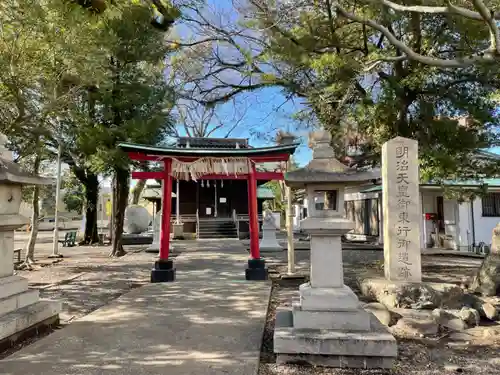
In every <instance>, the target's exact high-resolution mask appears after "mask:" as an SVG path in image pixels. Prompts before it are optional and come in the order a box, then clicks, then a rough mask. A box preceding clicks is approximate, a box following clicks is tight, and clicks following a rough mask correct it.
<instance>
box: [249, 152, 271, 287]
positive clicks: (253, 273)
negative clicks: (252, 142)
mask: <svg viewBox="0 0 500 375" xmlns="http://www.w3.org/2000/svg"><path fill="white" fill-rule="evenodd" d="M256 177H257V176H256V171H255V164H254V163H253V162H252V163H251V170H250V173H249V175H248V178H247V185H248V222H249V223H248V224H249V229H250V259H249V260H248V268H247V269H246V270H245V276H246V279H247V280H267V277H268V272H267V268H266V267H265V261H264V259H261V258H260V249H259V211H258V208H257V178H256Z"/></svg>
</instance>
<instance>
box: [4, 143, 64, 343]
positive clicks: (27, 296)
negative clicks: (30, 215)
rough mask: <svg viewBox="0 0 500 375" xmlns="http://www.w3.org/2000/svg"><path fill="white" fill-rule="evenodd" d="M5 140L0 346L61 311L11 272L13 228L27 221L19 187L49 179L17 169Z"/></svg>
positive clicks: (52, 319) (48, 321)
mask: <svg viewBox="0 0 500 375" xmlns="http://www.w3.org/2000/svg"><path fill="white" fill-rule="evenodd" d="M5 143H6V138H5V136H4V135H2V134H0V346H2V344H4V343H6V342H8V343H10V342H11V341H14V338H15V337H16V335H17V334H19V333H20V332H29V330H30V329H33V330H35V329H36V328H37V327H39V326H41V325H51V324H55V323H57V322H58V320H59V312H60V311H61V303H59V302H53V301H42V300H40V299H39V293H38V290H37V289H30V288H28V280H26V279H24V278H22V277H20V276H15V275H14V262H13V252H14V230H15V229H17V228H19V227H22V226H23V225H25V224H27V223H29V220H28V219H27V218H26V217H24V216H21V215H20V214H19V208H20V206H21V187H22V186H23V185H47V184H51V183H53V181H52V180H50V179H46V178H41V177H37V176H33V175H32V174H30V173H26V172H24V171H23V170H21V168H20V167H19V165H18V164H16V163H14V162H13V161H12V153H11V152H9V151H8V150H6V149H5Z"/></svg>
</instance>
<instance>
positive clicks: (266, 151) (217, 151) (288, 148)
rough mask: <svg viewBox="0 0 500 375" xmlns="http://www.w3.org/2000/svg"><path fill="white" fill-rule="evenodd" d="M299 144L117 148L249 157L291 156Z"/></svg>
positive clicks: (160, 153) (149, 152)
mask: <svg viewBox="0 0 500 375" xmlns="http://www.w3.org/2000/svg"><path fill="white" fill-rule="evenodd" d="M298 146H299V143H292V144H285V145H277V146H267V147H256V148H208V147H206V148H199V147H196V148H194V147H159V146H150V145H143V144H136V143H120V144H119V145H118V147H119V148H120V149H122V150H123V151H125V152H128V153H139V154H145V155H150V156H194V157H204V156H213V157H231V156H235V157H237V156H239V157H245V156H248V157H251V156H266V155H276V154H293V153H294V152H295V149H296V148H297V147H298Z"/></svg>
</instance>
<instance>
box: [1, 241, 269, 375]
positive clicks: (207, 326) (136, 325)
mask: <svg viewBox="0 0 500 375" xmlns="http://www.w3.org/2000/svg"><path fill="white" fill-rule="evenodd" d="M238 250H239V251H238V256H237V257H232V254H231V257H228V254H227V253H226V254H225V256H226V257H228V259H227V260H224V262H222V261H221V260H220V258H219V261H217V260H216V261H214V262H212V264H211V263H210V262H209V261H207V260H206V259H205V260H204V259H203V258H207V256H210V254H207V253H201V252H200V253H201V254H199V255H198V254H193V256H187V257H185V258H184V259H182V256H179V257H178V258H177V259H176V265H177V267H178V271H179V273H183V275H182V277H179V279H182V278H183V277H184V279H182V281H181V280H180V281H178V282H175V283H166V284H149V285H147V286H144V287H141V288H137V289H135V290H133V291H131V292H130V293H127V294H125V295H123V296H121V297H120V298H118V299H117V300H115V301H113V302H111V303H110V304H109V305H107V306H104V307H102V308H100V309H98V310H96V311H94V312H92V313H91V314H89V315H87V316H85V317H84V318H82V319H80V320H77V321H75V322H73V323H71V324H70V325H68V326H67V327H65V328H64V329H62V330H58V331H55V332H53V333H52V334H50V335H48V336H47V337H45V338H43V339H41V340H38V341H36V342H34V343H33V344H31V345H29V346H27V347H25V348H23V349H22V350H20V351H18V352H16V353H15V354H13V355H11V356H9V357H8V358H6V359H4V360H2V361H0V374H1V375H26V374H30V375H68V374H71V375H77V374H78V375H96V374H99V375H116V374H120V375H158V374H168V375H186V374H197V375H220V374H234V375H255V374H256V373H257V371H258V366H259V358H260V347H261V342H262V335H263V331H264V326H265V321H266V310H267V305H268V302H269V295H270V289H271V287H270V283H266V282H246V281H245V280H244V279H243V272H242V270H243V269H244V265H245V263H244V260H245V259H246V258H247V256H246V254H245V252H244V251H241V247H240V248H239V249H238ZM223 255H224V254H223ZM240 258H241V261H240ZM198 260H199V261H200V262H199V263H198ZM235 260H236V261H235ZM222 263H224V264H222ZM214 264H216V267H219V265H220V266H221V268H217V270H216V271H217V273H221V272H222V271H225V272H231V270H232V269H234V270H237V271H238V275H239V278H236V277H233V276H231V277H229V276H228V278H223V277H222V278H221V279H220V280H217V281H214V280H215V277H214V276H213V275H211V276H210V278H209V279H207V278H203V277H199V278H198V274H197V273H194V274H193V275H192V276H190V277H192V278H198V279H199V281H189V280H186V279H185V278H186V277H187V275H186V273H188V272H190V271H189V270H190V269H191V268H192V269H200V268H202V266H204V265H206V267H207V268H208V267H212V269H214V268H213V267H215V266H214ZM229 264H231V266H228V265H229ZM202 271H204V270H203V269H200V274H201V276H203V272H202ZM214 271H215V269H214ZM205 273H206V272H205ZM191 280H192V279H191Z"/></svg>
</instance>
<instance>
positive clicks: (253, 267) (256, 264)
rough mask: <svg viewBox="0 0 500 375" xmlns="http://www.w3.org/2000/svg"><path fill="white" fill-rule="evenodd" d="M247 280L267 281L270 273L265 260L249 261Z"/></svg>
mask: <svg viewBox="0 0 500 375" xmlns="http://www.w3.org/2000/svg"><path fill="white" fill-rule="evenodd" d="M245 278H246V279H247V280H255V281H259V280H267V279H268V278H269V273H268V270H267V268H266V261H265V260H264V259H262V258H261V259H248V268H247V269H246V270H245Z"/></svg>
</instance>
